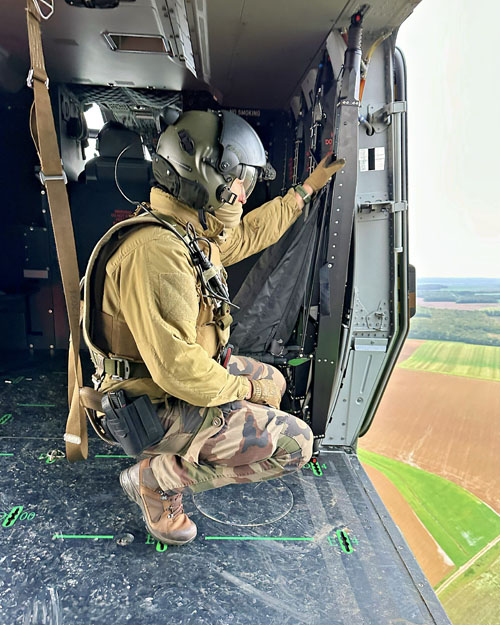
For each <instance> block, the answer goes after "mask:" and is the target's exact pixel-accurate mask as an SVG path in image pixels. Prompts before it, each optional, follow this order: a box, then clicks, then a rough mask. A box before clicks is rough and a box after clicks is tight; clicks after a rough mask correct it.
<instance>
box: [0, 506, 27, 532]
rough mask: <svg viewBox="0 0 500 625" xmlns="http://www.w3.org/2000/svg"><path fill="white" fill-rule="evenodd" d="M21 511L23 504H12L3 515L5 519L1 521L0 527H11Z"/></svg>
mask: <svg viewBox="0 0 500 625" xmlns="http://www.w3.org/2000/svg"><path fill="white" fill-rule="evenodd" d="M22 511H23V506H14V508H12V510H11V511H10V512H9V514H7V516H6V517H5V521H4V522H3V523H2V527H12V526H13V525H14V523H15V522H16V521H17V519H18V518H19V516H20V515H21V512H22Z"/></svg>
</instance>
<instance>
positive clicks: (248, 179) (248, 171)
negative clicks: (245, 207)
mask: <svg viewBox="0 0 500 625" xmlns="http://www.w3.org/2000/svg"><path fill="white" fill-rule="evenodd" d="M240 167H241V171H240V172H239V174H238V176H237V177H238V178H239V179H240V180H241V182H242V183H243V187H244V189H245V195H246V197H249V195H250V193H252V191H253V190H254V188H255V185H256V183H257V180H258V178H259V172H258V169H257V167H252V166H251V165H241V166H240Z"/></svg>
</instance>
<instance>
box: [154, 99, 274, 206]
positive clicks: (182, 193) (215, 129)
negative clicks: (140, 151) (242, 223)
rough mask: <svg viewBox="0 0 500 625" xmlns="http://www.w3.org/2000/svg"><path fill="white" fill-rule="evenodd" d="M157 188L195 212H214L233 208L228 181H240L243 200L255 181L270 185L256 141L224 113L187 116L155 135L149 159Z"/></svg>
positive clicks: (233, 116) (253, 134)
mask: <svg viewBox="0 0 500 625" xmlns="http://www.w3.org/2000/svg"><path fill="white" fill-rule="evenodd" d="M153 175H154V177H155V179H156V181H157V182H158V184H159V186H160V187H162V188H164V189H165V190H166V191H167V192H168V193H170V194H171V195H173V196H174V197H176V198H177V199H178V200H179V201H181V202H183V203H185V204H187V205H188V206H190V207H191V208H194V209H195V210H208V211H209V212H214V211H216V210H217V209H218V208H220V207H221V206H223V205H224V204H226V203H227V204H233V203H234V202H235V201H236V199H237V198H236V195H235V194H234V193H232V192H231V191H230V187H231V184H232V182H233V180H235V179H236V178H239V179H240V180H242V181H243V185H244V187H245V194H246V196H247V197H248V196H249V195H250V193H251V192H252V191H253V189H254V187H255V184H256V182H257V180H258V178H259V176H260V177H261V178H263V179H266V180H272V179H274V178H275V176H276V172H275V171H274V169H273V168H272V167H271V165H269V163H268V162H267V158H266V153H265V151H264V147H263V145H262V142H261V140H260V139H259V136H258V135H257V133H256V132H255V130H254V129H253V128H252V127H251V126H250V124H249V123H248V122H246V121H245V120H244V119H242V118H241V117H239V115H236V114H234V113H231V112H229V111H220V112H207V111H188V112H186V113H184V114H182V115H181V116H180V117H179V118H178V119H177V120H176V121H175V122H174V123H172V124H171V125H170V126H168V127H167V128H166V130H164V131H163V133H162V134H161V135H160V138H159V140H158V145H157V148H156V153H155V154H154V156H153Z"/></svg>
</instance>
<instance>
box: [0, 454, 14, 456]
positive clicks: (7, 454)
mask: <svg viewBox="0 0 500 625" xmlns="http://www.w3.org/2000/svg"><path fill="white" fill-rule="evenodd" d="M13 455H14V454H0V456H13Z"/></svg>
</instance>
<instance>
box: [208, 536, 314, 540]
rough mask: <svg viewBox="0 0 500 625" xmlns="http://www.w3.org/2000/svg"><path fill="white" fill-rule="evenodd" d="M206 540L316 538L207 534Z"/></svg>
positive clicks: (303, 538) (304, 538)
mask: <svg viewBox="0 0 500 625" xmlns="http://www.w3.org/2000/svg"><path fill="white" fill-rule="evenodd" d="M205 540H310V541H313V540H314V538H306V537H300V538H292V537H286V536H205Z"/></svg>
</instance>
